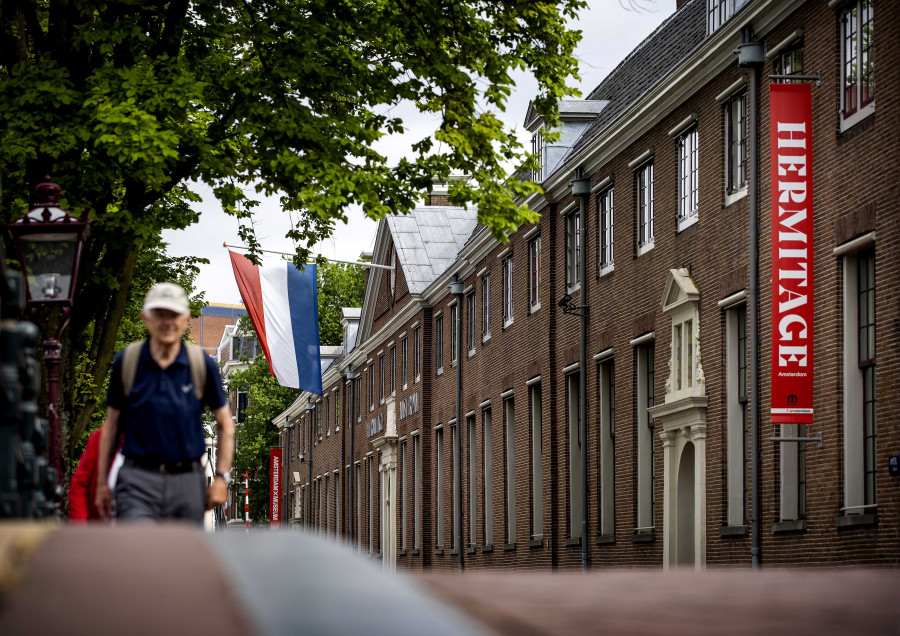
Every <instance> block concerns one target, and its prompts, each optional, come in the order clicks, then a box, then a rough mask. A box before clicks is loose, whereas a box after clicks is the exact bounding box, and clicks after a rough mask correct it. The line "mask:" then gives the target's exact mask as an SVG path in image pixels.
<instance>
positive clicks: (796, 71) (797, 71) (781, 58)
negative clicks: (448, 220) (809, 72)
mask: <svg viewBox="0 0 900 636" xmlns="http://www.w3.org/2000/svg"><path fill="white" fill-rule="evenodd" d="M772 71H773V72H774V74H775V75H802V74H803V47H802V46H794V47H791V48H788V49H787V50H785V51H782V52H781V53H779V54H778V55H776V56H775V59H774V60H773V61H772ZM776 81H777V82H780V83H791V82H792V81H793V80H789V79H780V80H776Z"/></svg>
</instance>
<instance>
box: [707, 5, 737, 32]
mask: <svg viewBox="0 0 900 636" xmlns="http://www.w3.org/2000/svg"><path fill="white" fill-rule="evenodd" d="M729 4H731V3H730V2H729V0H707V2H706V33H707V34H710V33H714V32H716V31H717V30H718V29H719V27H720V26H722V25H723V24H725V21H726V20H727V19H728V18H729V17H730V15H731V14H730V12H729V10H728V9H729V6H728V5H729Z"/></svg>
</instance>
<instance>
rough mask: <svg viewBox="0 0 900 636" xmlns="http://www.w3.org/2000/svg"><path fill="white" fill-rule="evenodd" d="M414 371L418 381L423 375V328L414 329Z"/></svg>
mask: <svg viewBox="0 0 900 636" xmlns="http://www.w3.org/2000/svg"><path fill="white" fill-rule="evenodd" d="M413 373H415V378H416V382H418V381H419V378H421V377H422V328H421V327H416V328H415V329H413Z"/></svg>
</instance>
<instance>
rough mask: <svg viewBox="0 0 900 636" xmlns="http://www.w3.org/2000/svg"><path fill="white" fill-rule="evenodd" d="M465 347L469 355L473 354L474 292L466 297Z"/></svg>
mask: <svg viewBox="0 0 900 636" xmlns="http://www.w3.org/2000/svg"><path fill="white" fill-rule="evenodd" d="M466 345H467V346H468V350H469V355H472V354H474V353H475V292H469V293H468V295H467V296H466Z"/></svg>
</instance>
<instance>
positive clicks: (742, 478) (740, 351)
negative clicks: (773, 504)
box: [725, 304, 748, 526]
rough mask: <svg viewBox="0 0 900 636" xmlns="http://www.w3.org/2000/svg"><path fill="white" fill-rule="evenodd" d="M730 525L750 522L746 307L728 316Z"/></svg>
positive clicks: (727, 313)
mask: <svg viewBox="0 0 900 636" xmlns="http://www.w3.org/2000/svg"><path fill="white" fill-rule="evenodd" d="M725 339H726V342H725V367H726V372H725V393H726V422H727V423H726V428H727V439H726V443H727V451H726V453H727V455H726V476H727V483H726V488H727V501H728V507H727V524H728V525H729V526H741V525H745V524H746V522H747V368H748V367H747V306H746V305H745V304H740V305H738V306H736V307H733V308H730V309H728V310H727V311H726V314H725Z"/></svg>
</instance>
